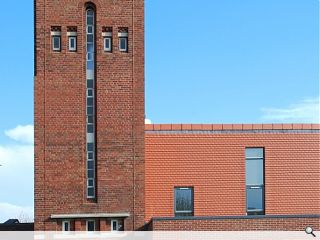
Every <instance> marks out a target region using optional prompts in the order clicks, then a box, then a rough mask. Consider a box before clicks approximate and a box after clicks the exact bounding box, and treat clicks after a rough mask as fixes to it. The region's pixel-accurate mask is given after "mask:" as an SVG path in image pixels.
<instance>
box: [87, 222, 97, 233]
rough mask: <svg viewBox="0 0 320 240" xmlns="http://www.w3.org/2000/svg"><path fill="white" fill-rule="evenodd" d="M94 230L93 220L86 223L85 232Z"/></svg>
mask: <svg viewBox="0 0 320 240" xmlns="http://www.w3.org/2000/svg"><path fill="white" fill-rule="evenodd" d="M95 230H96V222H95V221H94V220H88V221H87V231H88V232H93V231H95Z"/></svg>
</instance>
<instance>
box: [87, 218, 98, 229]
mask: <svg viewBox="0 0 320 240" xmlns="http://www.w3.org/2000/svg"><path fill="white" fill-rule="evenodd" d="M89 222H93V223H94V225H93V232H95V231H96V221H95V220H92V219H90V220H87V221H86V231H87V232H89V231H88V223H89Z"/></svg>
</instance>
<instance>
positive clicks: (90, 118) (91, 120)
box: [87, 116, 93, 124]
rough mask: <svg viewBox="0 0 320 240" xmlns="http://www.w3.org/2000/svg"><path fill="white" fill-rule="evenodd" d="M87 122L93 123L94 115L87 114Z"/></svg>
mask: <svg viewBox="0 0 320 240" xmlns="http://www.w3.org/2000/svg"><path fill="white" fill-rule="evenodd" d="M87 122H88V123H91V124H93V116H87Z"/></svg>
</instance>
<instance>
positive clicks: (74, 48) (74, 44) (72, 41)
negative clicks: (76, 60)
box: [69, 36, 77, 52]
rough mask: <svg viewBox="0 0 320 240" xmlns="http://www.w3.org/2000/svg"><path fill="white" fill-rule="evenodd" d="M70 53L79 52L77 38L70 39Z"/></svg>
mask: <svg viewBox="0 0 320 240" xmlns="http://www.w3.org/2000/svg"><path fill="white" fill-rule="evenodd" d="M69 51H70V52H76V51H77V37H76V36H73V37H69Z"/></svg>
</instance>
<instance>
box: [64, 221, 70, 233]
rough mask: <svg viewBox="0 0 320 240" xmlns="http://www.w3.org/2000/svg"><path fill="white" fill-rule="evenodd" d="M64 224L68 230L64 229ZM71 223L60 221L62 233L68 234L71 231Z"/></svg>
mask: <svg viewBox="0 0 320 240" xmlns="http://www.w3.org/2000/svg"><path fill="white" fill-rule="evenodd" d="M65 223H68V229H65ZM70 229H71V222H70V221H62V231H63V232H69V231H71V230H70Z"/></svg>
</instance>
